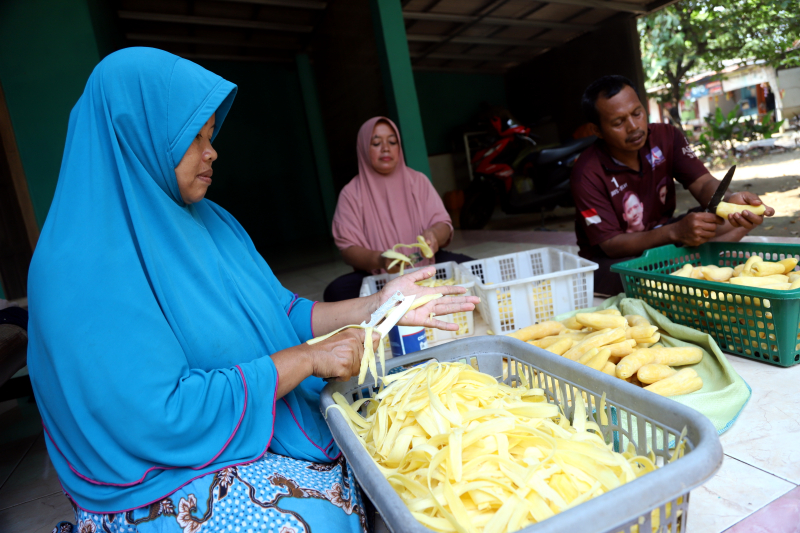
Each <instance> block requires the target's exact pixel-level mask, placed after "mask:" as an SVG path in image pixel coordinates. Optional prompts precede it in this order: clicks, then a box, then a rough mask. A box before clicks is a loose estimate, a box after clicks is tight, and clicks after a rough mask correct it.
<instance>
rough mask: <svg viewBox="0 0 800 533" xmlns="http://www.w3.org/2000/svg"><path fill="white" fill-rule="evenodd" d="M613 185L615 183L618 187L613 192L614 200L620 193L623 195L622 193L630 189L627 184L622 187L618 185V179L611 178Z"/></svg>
mask: <svg viewBox="0 0 800 533" xmlns="http://www.w3.org/2000/svg"><path fill="white" fill-rule="evenodd" d="M611 183H613V184H614V185H616V187H617V188H616V189H614V190H613V191H611V197H612V198H613V197H615V196H616V195H618V194H619V193H621V192H622V191H624V190H625V189H626V188H627V187H628V184H627V183H623V184H622V185H620V184H619V183H617V178H616V177H612V178H611Z"/></svg>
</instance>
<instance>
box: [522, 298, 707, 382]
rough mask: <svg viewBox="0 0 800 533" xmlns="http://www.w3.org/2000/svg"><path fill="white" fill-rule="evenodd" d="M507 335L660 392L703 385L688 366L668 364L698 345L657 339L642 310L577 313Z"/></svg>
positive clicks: (694, 359)
mask: <svg viewBox="0 0 800 533" xmlns="http://www.w3.org/2000/svg"><path fill="white" fill-rule="evenodd" d="M508 336H509V337H513V338H515V339H519V340H522V341H525V342H527V343H529V344H532V345H534V346H538V347H539V348H542V349H544V350H547V351H549V352H552V353H554V354H556V355H561V356H564V357H566V358H568V359H571V360H573V361H577V362H579V363H581V364H584V365H586V366H588V367H589V368H593V369H595V370H597V371H600V372H604V373H606V374H608V375H610V376H615V377H617V378H619V379H624V380H625V381H628V382H629V383H633V384H635V385H639V386H642V387H644V389H645V390H649V391H651V392H655V393H656V394H660V395H662V396H677V395H679V394H688V393H690V392H694V391H697V390H700V389H701V388H703V380H702V378H700V376H698V375H697V372H695V371H694V369H692V368H684V369H682V370H675V369H674V368H672V367H674V366H685V365H694V364H696V363H699V362H700V361H701V360H702V358H703V350H701V349H700V348H698V347H697V346H689V347H682V348H667V347H664V346H662V345H661V344H658V341H659V340H660V338H661V333H660V332H659V331H658V327H657V326H653V325H651V324H650V321H649V320H647V319H646V318H645V317H643V316H639V315H627V316H621V314H620V312H619V311H617V310H616V309H606V310H604V311H598V312H594V313H577V314H576V315H574V316H572V317H570V318H568V319H567V320H564V321H563V322H555V321H547V322H542V323H539V324H536V325H533V326H528V327H526V328H522V329H521V330H519V331H516V332H514V333H510V334H509V335H508Z"/></svg>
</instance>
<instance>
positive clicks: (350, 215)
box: [331, 187, 368, 250]
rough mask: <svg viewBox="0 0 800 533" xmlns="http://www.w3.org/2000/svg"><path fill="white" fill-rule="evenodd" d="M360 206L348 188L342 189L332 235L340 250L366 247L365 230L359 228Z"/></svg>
mask: <svg viewBox="0 0 800 533" xmlns="http://www.w3.org/2000/svg"><path fill="white" fill-rule="evenodd" d="M359 218H360V217H359V216H358V206H357V205H356V203H355V202H354V200H353V198H352V197H351V196H350V194H349V193H348V188H347V187H345V188H344V189H342V192H341V193H339V199H338V201H337V202H336V211H335V212H334V214H333V223H332V224H331V233H332V234H333V242H334V243H336V247H337V248H339V250H346V249H347V248H350V247H351V246H361V247H363V248H368V247H367V246H365V244H366V243H365V242H364V237H363V235H364V229H363V228H359V227H358V220H359Z"/></svg>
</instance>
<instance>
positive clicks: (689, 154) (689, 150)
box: [681, 146, 697, 159]
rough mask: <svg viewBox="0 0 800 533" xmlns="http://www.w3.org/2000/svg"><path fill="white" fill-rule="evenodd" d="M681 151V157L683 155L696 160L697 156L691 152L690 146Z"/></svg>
mask: <svg viewBox="0 0 800 533" xmlns="http://www.w3.org/2000/svg"><path fill="white" fill-rule="evenodd" d="M681 151H682V152H683V155H685V156H686V157H688V158H689V159H696V158H697V154H695V153H694V150H692V147H691V146H684V147H683V148H681Z"/></svg>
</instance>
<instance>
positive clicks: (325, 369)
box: [309, 328, 380, 381]
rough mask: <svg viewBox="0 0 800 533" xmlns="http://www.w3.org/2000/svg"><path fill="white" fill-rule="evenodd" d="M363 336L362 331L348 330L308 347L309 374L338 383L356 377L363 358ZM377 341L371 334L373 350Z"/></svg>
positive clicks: (376, 336)
mask: <svg viewBox="0 0 800 533" xmlns="http://www.w3.org/2000/svg"><path fill="white" fill-rule="evenodd" d="M365 334H366V332H365V331H364V330H363V329H357V328H348V329H346V330H344V331H341V332H339V333H337V334H336V335H334V336H333V337H330V338H328V339H325V340H324V341H322V342H319V343H317V344H314V345H312V346H309V348H310V350H311V353H310V354H309V357H310V360H311V368H312V370H311V374H312V375H313V376H317V377H318V378H323V379H337V380H339V381H347V380H348V379H350V378H351V377H353V376H356V375H358V371H359V370H360V368H361V358H362V357H363V356H364V335H365ZM379 339H380V337H379V335H378V334H377V333H373V334H372V342H373V348H377V343H376V341H377V340H379Z"/></svg>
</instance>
